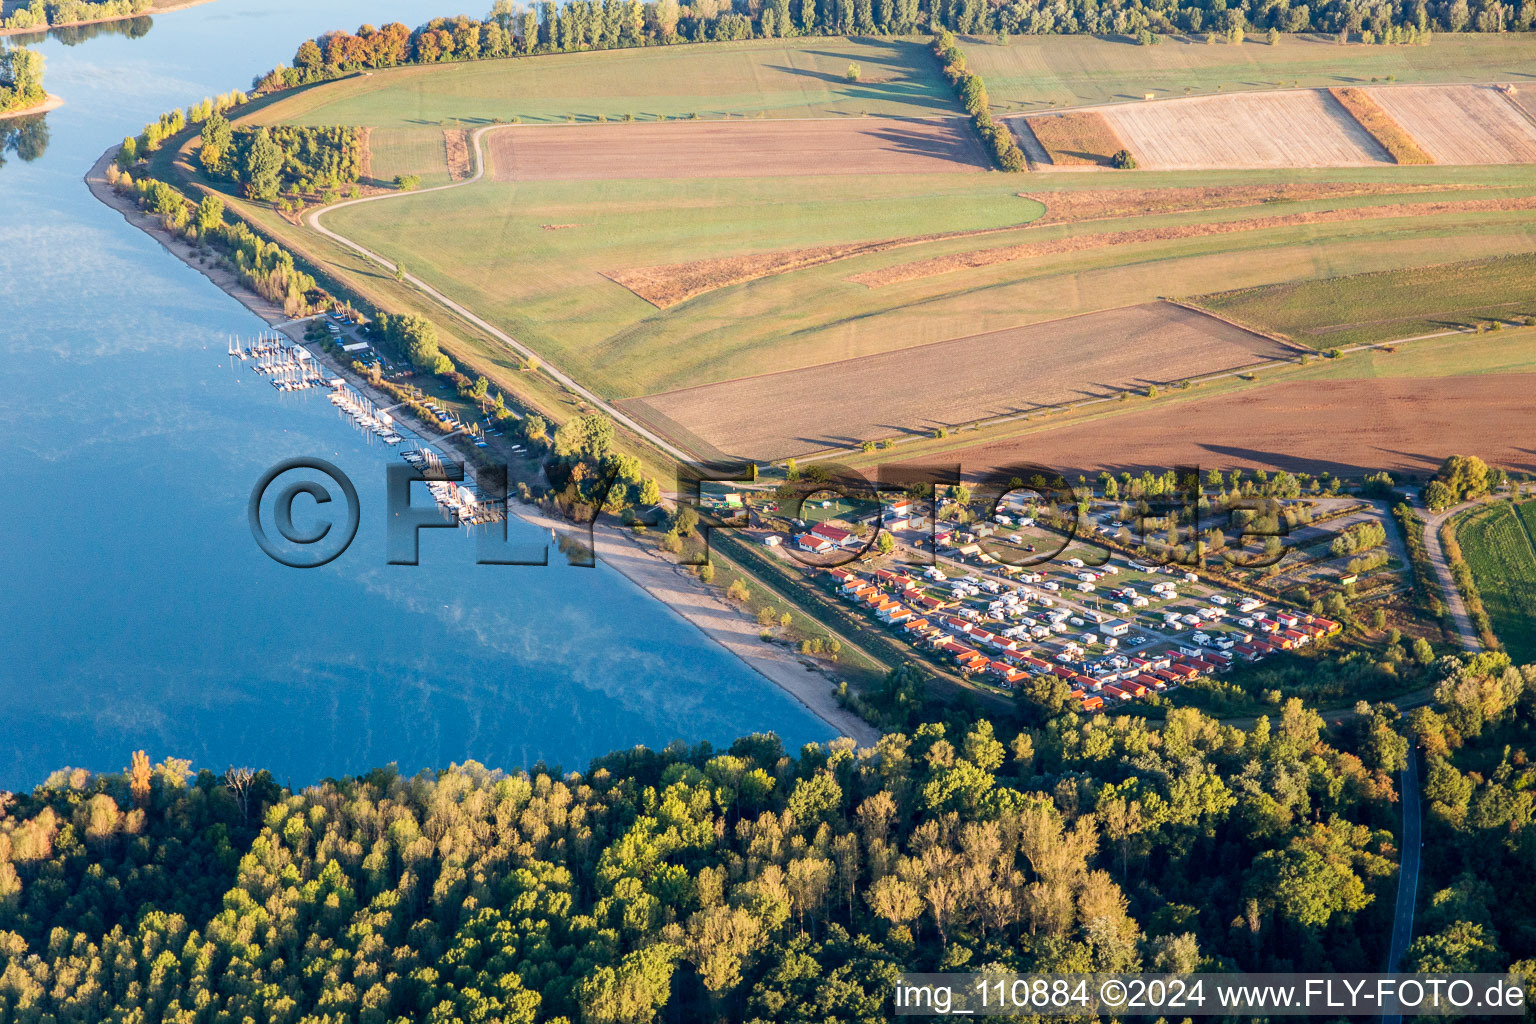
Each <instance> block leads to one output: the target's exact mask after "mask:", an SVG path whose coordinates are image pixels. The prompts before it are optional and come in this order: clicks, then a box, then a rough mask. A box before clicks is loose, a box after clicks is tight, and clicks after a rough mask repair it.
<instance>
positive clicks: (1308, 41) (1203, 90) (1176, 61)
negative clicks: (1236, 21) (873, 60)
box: [960, 33, 1536, 116]
mask: <svg viewBox="0 0 1536 1024" xmlns="http://www.w3.org/2000/svg"><path fill="white" fill-rule="evenodd" d="M960 46H961V48H962V49H963V50H964V51H965V55H966V62H967V65H968V67H969V68H970V70H971V71H974V72H975V73H976V74H978V75H980V76H981V77H982V78H983V79H984V80H985V81H986V83H987V92H988V95H989V96H990V97H991V101H992V112H993V114H994V115H995V116H1000V115H1002V114H1009V113H1020V112H1028V113H1034V112H1036V111H1040V110H1045V109H1050V108H1052V107H1064V106H1066V107H1076V106H1097V105H1100V104H1105V103H1120V102H1129V101H1134V102H1141V101H1142V100H1144V98H1145V97H1146V95H1147V94H1148V93H1151V94H1152V95H1153V96H1154V97H1155V98H1157V99H1174V98H1180V97H1184V96H1193V95H1204V94H1209V93H1215V92H1227V93H1233V92H1258V91H1264V90H1269V89H1282V88H1302V89H1327V88H1330V87H1332V86H1350V85H1370V84H1371V83H1372V82H1389V81H1396V82H1404V83H1421V82H1458V83H1477V82H1509V81H1513V82H1518V81H1521V80H1525V81H1530V80H1531V76H1532V75H1536V47H1532V46H1531V44H1530V39H1529V38H1528V37H1522V36H1521V35H1520V34H1519V33H1510V34H1508V35H1484V34H1472V33H1462V34H1455V35H1452V34H1445V33H1440V34H1437V35H1436V36H1435V37H1434V40H1433V41H1432V42H1431V43H1430V44H1429V45H1428V46H1367V45H1363V44H1352V45H1346V46H1340V45H1339V44H1338V43H1337V42H1336V41H1335V40H1334V38H1333V37H1331V36H1321V35H1299V36H1289V35H1287V36H1281V37H1280V40H1279V42H1278V43H1276V44H1275V45H1273V46H1270V45H1268V44H1267V43H1263V42H1259V41H1256V40H1250V41H1248V42H1245V43H1243V44H1241V45H1238V46H1232V45H1228V44H1225V43H1218V44H1217V45H1214V46H1212V45H1208V44H1207V43H1206V42H1205V40H1204V39H1203V38H1202V39H1198V40H1195V39H1191V38H1189V37H1186V36H1173V37H1166V38H1164V39H1163V40H1162V42H1161V43H1160V44H1159V45H1157V46H1136V45H1135V44H1133V43H1131V42H1130V41H1129V40H1125V39H1100V38H1094V37H1091V36H1080V35H1078V36H1030V35H1018V36H1014V37H1012V38H1010V39H1009V40H1007V41H1006V42H1005V43H1002V44H998V43H997V42H996V41H995V40H993V39H990V38H979V37H976V38H962V39H961V40H960Z"/></svg>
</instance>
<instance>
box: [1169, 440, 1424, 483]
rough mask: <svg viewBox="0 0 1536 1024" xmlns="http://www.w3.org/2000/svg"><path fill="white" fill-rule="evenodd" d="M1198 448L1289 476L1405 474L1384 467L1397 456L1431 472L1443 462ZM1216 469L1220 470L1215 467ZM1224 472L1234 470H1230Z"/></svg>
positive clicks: (1417, 456) (1390, 452)
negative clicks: (1356, 459) (1374, 460)
mask: <svg viewBox="0 0 1536 1024" xmlns="http://www.w3.org/2000/svg"><path fill="white" fill-rule="evenodd" d="M1197 446H1198V447H1199V448H1200V449H1202V450H1204V451H1207V452H1210V453H1212V454H1213V455H1220V456H1225V457H1227V458H1234V459H1245V460H1247V461H1248V462H1250V463H1253V464H1255V465H1258V466H1262V467H1266V468H1269V469H1274V470H1280V471H1284V472H1288V473H1312V474H1314V475H1316V474H1319V473H1322V472H1324V471H1327V472H1330V473H1332V474H1333V475H1334V476H1340V477H1361V476H1364V475H1365V474H1367V473H1375V472H1379V471H1380V470H1382V469H1396V470H1397V471H1398V472H1401V471H1402V467H1401V466H1396V467H1389V466H1387V465H1385V459H1387V458H1389V457H1391V456H1397V457H1398V458H1399V459H1401V460H1404V461H1412V462H1415V463H1418V464H1419V465H1421V466H1423V467H1424V468H1425V469H1427V470H1428V471H1430V472H1433V471H1434V470H1435V469H1436V468H1438V467H1439V465H1440V463H1441V462H1442V461H1443V460H1442V459H1441V458H1438V457H1436V456H1432V455H1428V454H1425V453H1424V452H1407V451H1399V450H1396V449H1392V448H1378V449H1376V450H1377V451H1379V452H1380V453H1381V454H1382V456H1383V462H1380V463H1376V464H1374V465H1364V464H1361V463H1355V462H1345V461H1342V460H1339V459H1327V458H1321V457H1318V456H1308V455H1296V454H1294V453H1291V452H1280V451H1266V450H1265V449H1263V448H1251V447H1245V446H1242V445H1225V444H1197ZM1211 465H1212V466H1213V467H1217V466H1220V464H1219V463H1212V464H1211ZM1225 468H1232V467H1230V466H1227V467H1225Z"/></svg>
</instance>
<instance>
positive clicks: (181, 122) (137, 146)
mask: <svg viewBox="0 0 1536 1024" xmlns="http://www.w3.org/2000/svg"><path fill="white" fill-rule="evenodd" d="M247 98H248V97H247V96H246V95H245V93H243V92H240V91H238V90H236V91H232V92H227V93H224V94H223V95H221V96H206V97H204V98H203V99H201V100H199V101H198V102H197V103H194V104H192V105H191V106H190V107H187V108H186V109H185V110H182V109H180V108H177V109H176V110H170V111H167V112H166V113H164V114H161V115H160V116H159V117H158V118H156V119H155V120H153V121H151V122H150V123H149V124H146V125H145V126H144V130H143V131H142V132H140V133H139V134H138V135H130V136H128V137H127V138H125V139H123V144H122V146H121V147H120V148H119V149H118V151H117V165H118V166H119V167H121V168H122V169H124V170H128V169H130V168H132V167H134V166H135V165H136V164H138V163H139V162H140V161H142V160H147V159H149V156H150V154H152V153H154V152H156V151H157V150H159V149H160V147H161V146H163V145H165V142H166V140H167V139H169V138H171V137H172V136H174V135H178V134H180V133H181V132H183V131H185V130H186V128H187V126H188V125H199V124H206V123H207V122H208V121H209V120H210V119H212V118H214V117H216V116H217V117H218V118H219V119H220V120H221V121H223V123H224V124H225V125H226V127H227V126H228V121H227V120H225V119H224V115H225V114H226V113H228V112H229V111H231V110H234V109H235V108H236V107H238V106H241V105H242V104H244V103H245V102H246V100H247ZM205 138H206V137H205ZM227 145H228V141H227V139H226V141H225V146H227Z"/></svg>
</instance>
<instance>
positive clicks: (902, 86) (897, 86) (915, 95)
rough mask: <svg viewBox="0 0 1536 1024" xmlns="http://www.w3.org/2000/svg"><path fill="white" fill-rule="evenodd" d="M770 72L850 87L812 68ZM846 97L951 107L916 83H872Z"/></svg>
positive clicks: (771, 67)
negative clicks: (780, 72)
mask: <svg viewBox="0 0 1536 1024" xmlns="http://www.w3.org/2000/svg"><path fill="white" fill-rule="evenodd" d="M765 67H767V68H768V69H769V70H770V71H782V72H784V73H785V74H787V75H795V76H797V77H799V78H814V79H816V80H817V81H818V82H826V83H827V84H829V85H850V84H852V83H850V82H849V81H848V79H847V78H845V77H844V76H842V75H835V74H832V73H831V72H828V71H813V70H811V69H810V68H792V67H789V66H787V65H784V64H768V65H765ZM845 95H846V96H847V97H848V98H849V99H854V100H869V101H871V102H881V101H886V102H890V101H899V102H902V103H906V104H910V105H912V106H921V107H933V108H935V109H938V110H944V111H946V112H947V111H949V110H951V105H950V103H948V102H947V101H946V100H944V99H942V98H940V97H937V96H934V95H933V94H932V93H930V92H928V91H927V90H925V89H924V88H923V87H922V86H921V85H920V84H918V83H916V82H880V83H870V84H867V85H863V86H860V87H858V88H853V89H849V90H847V91H846V93H845Z"/></svg>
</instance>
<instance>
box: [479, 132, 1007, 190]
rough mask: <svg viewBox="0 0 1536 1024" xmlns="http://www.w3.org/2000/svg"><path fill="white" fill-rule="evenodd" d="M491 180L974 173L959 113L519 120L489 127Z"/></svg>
mask: <svg viewBox="0 0 1536 1024" xmlns="http://www.w3.org/2000/svg"><path fill="white" fill-rule="evenodd" d="M487 138H488V145H489V148H490V151H491V171H492V174H493V176H494V177H495V179H496V180H498V181H587V180H609V179H618V178H754V177H769V176H781V175H812V174H934V173H948V172H954V171H975V172H980V171H984V170H986V169H987V167H988V166H989V165H988V163H987V161H986V158H985V154H983V153H982V151H981V147H980V144H979V143H978V142H977V141H976V139H975V137H974V135H973V134H972V132H971V130H970V126H969V124H968V123H967V122H966V121H965V120H963V119H961V118H894V117H881V118H875V117H860V118H852V117H850V118H835V119H828V120H815V121H745V120H742V121H672V122H666V123H661V124H654V123H644V124H640V123H633V124H625V123H619V124H578V125H516V126H509V127H507V128H502V129H498V130H497V131H494V132H491V133H489V135H488V137H487Z"/></svg>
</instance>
